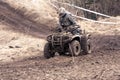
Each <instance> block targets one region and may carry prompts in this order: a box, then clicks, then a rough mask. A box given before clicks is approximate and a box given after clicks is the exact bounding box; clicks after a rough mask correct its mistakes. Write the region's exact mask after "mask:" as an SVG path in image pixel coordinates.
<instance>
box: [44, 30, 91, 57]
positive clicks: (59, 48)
mask: <svg viewBox="0 0 120 80" xmlns="http://www.w3.org/2000/svg"><path fill="white" fill-rule="evenodd" d="M56 52H57V53H59V55H70V56H79V55H86V54H89V53H91V43H90V35H89V34H86V33H85V32H84V33H81V34H73V33H71V32H69V31H68V32H67V31H62V32H55V33H53V34H50V35H49V36H48V37H47V43H46V44H45V47H44V57H45V58H46V59H49V58H51V57H54V56H55V53H56Z"/></svg>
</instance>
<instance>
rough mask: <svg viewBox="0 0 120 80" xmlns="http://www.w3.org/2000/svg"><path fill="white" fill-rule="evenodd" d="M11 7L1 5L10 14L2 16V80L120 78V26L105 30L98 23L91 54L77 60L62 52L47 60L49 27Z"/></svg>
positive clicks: (0, 63)
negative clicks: (45, 50) (18, 12)
mask: <svg viewBox="0 0 120 80" xmlns="http://www.w3.org/2000/svg"><path fill="white" fill-rule="evenodd" d="M7 6H8V5H7V4H3V3H1V4H0V11H1V10H4V11H3V12H0V15H2V16H6V15H7V16H6V17H4V20H3V19H0V20H2V22H0V35H1V36H0V52H1V53H0V80H120V31H119V30H118V29H119V28H120V27H119V26H116V27H115V26H114V29H111V27H106V28H105V29H104V27H105V26H100V27H98V26H97V25H98V24H97V25H96V24H94V27H93V28H94V29H95V31H96V32H94V31H93V32H91V33H92V39H91V40H92V43H93V44H92V48H93V51H92V53H91V54H88V55H84V56H78V57H74V59H75V61H74V62H73V58H72V57H68V56H58V55H56V57H54V58H51V59H48V60H47V59H45V58H44V57H43V47H44V44H45V41H44V38H45V37H46V36H47V34H49V33H48V32H47V31H48V29H46V28H44V27H43V25H39V26H38V24H35V23H34V22H33V21H31V20H29V19H28V18H26V17H25V16H22V17H21V16H20V14H17V13H14V12H13V11H12V10H13V9H12V8H11V9H12V10H11V9H9V8H8V7H7ZM6 12H7V13H6ZM6 20H7V21H6ZM19 21H21V22H20V23H19ZM11 22H14V24H13V23H11ZM16 25H17V26H16ZM31 25H32V26H31ZM29 26H31V28H30V30H29V31H28V32H27V33H26V29H28V27H29ZM88 26H89V25H88ZM92 26H93V25H92ZM95 26H96V27H95ZM18 27H19V29H18ZM112 27H113V26H112ZM87 28H88V29H91V27H87ZM115 30H118V31H117V34H116V32H114V31H115ZM97 31H99V32H102V33H104V34H100V33H98V32H97ZM43 33H45V34H43ZM93 33H94V34H93ZM3 34H4V35H3ZM9 34H11V35H9ZM108 34H109V35H108ZM7 35H9V36H7ZM9 46H13V47H14V46H20V48H10V47H9Z"/></svg>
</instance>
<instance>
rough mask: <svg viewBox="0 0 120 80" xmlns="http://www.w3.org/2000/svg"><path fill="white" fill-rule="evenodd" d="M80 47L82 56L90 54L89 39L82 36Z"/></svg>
mask: <svg viewBox="0 0 120 80" xmlns="http://www.w3.org/2000/svg"><path fill="white" fill-rule="evenodd" d="M81 47H82V50H83V55H86V54H89V53H91V43H90V39H88V38H87V37H86V36H83V37H82V39H81Z"/></svg>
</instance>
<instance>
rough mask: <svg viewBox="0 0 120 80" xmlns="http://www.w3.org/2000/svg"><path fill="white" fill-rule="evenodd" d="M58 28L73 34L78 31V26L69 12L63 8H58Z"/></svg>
mask: <svg viewBox="0 0 120 80" xmlns="http://www.w3.org/2000/svg"><path fill="white" fill-rule="evenodd" d="M59 24H60V27H59V29H63V30H65V31H69V32H71V33H73V34H76V33H80V31H81V29H80V26H79V25H77V23H76V22H75V20H74V19H73V16H72V14H71V13H69V12H67V11H66V10H65V8H63V7H61V8H60V9H59Z"/></svg>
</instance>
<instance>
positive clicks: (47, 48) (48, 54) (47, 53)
mask: <svg viewBox="0 0 120 80" xmlns="http://www.w3.org/2000/svg"><path fill="white" fill-rule="evenodd" d="M54 56H55V53H54V52H52V50H51V46H50V44H49V43H46V44H45V47H44V57H45V58H46V59H49V58H51V57H54Z"/></svg>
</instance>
